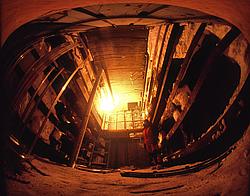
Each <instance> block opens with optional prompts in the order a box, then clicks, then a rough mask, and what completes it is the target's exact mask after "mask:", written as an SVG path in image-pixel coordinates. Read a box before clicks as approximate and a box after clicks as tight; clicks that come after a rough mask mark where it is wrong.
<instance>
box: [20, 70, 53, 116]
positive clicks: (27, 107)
mask: <svg viewBox="0 0 250 196" xmlns="http://www.w3.org/2000/svg"><path fill="white" fill-rule="evenodd" d="M54 70H55V67H52V68H51V69H50V71H49V72H48V74H47V75H46V76H45V78H44V79H43V80H42V81H41V83H40V84H39V86H38V87H37V89H36V92H35V93H34V95H33V96H32V97H31V99H30V100H29V103H28V104H27V106H26V108H25V110H24V112H23V113H22V115H21V119H25V116H26V114H27V112H28V110H29V108H30V106H31V104H32V102H33V100H34V99H35V97H36V95H37V94H38V92H39V91H40V89H41V87H42V86H43V84H44V82H45V81H46V80H47V79H48V77H49V76H50V74H51V73H52V71H54Z"/></svg>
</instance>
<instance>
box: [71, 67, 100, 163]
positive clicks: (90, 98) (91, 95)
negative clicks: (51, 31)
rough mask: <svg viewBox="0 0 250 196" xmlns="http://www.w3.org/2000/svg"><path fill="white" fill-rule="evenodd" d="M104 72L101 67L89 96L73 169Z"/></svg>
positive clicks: (76, 145) (75, 148)
mask: <svg viewBox="0 0 250 196" xmlns="http://www.w3.org/2000/svg"><path fill="white" fill-rule="evenodd" d="M102 72H103V68H102V67H100V68H99V69H98V73H97V78H96V81H95V83H94V86H93V88H92V91H91V94H90V96H89V100H88V105H87V108H86V112H85V115H84V117H83V120H82V124H81V129H80V133H79V135H78V138H77V140H76V142H75V145H74V149H73V153H72V155H71V159H70V163H69V164H70V166H71V167H74V166H75V162H76V160H77V158H78V155H79V152H80V149H81V146H82V141H83V138H84V135H85V133H86V129H87V126H88V121H89V117H90V112H91V110H92V106H93V103H94V98H95V95H96V90H97V87H98V85H99V82H100V79H101V75H102Z"/></svg>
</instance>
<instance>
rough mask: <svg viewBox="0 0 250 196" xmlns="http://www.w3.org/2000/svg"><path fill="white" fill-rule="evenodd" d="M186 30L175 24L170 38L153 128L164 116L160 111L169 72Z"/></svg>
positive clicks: (155, 107) (158, 90)
mask: <svg viewBox="0 0 250 196" xmlns="http://www.w3.org/2000/svg"><path fill="white" fill-rule="evenodd" d="M183 30H184V27H183V26H180V25H179V24H174V26H173V29H172V32H171V34H170V38H169V40H168V46H167V50H166V53H165V57H164V61H163V63H164V64H165V66H164V65H163V66H162V71H161V80H160V82H159V84H158V88H157V94H156V100H157V103H156V105H155V106H154V115H153V118H152V119H151V122H152V123H153V126H155V125H156V124H158V122H159V119H160V117H161V116H162V113H163V111H159V110H158V109H159V106H160V104H161V103H162V102H164V101H165V97H166V93H167V90H166V88H165V85H166V81H167V76H168V72H169V69H170V66H171V63H172V59H173V55H174V53H175V49H176V46H177V44H178V42H179V39H180V37H181V34H182V32H183Z"/></svg>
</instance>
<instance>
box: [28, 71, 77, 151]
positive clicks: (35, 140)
mask: <svg viewBox="0 0 250 196" xmlns="http://www.w3.org/2000/svg"><path fill="white" fill-rule="evenodd" d="M80 68H81V67H78V68H76V70H75V71H74V72H73V73H72V74H71V76H70V77H69V78H68V80H67V81H66V82H65V84H64V85H63V87H62V88H61V90H60V92H59V93H58V95H57V97H56V98H55V100H54V102H53V104H52V106H51V107H50V109H49V112H48V113H47V115H46V117H45V119H44V121H43V123H42V125H41V127H40V128H39V130H38V133H37V134H36V137H35V139H34V140H33V142H32V144H31V147H30V149H29V151H28V155H30V154H31V153H32V151H33V148H34V147H35V145H36V143H37V140H38V138H39V136H40V135H41V133H42V131H43V129H44V127H45V125H46V123H47V121H48V118H49V115H50V114H51V112H52V109H53V108H54V107H55V105H56V103H57V101H58V100H59V99H60V97H61V95H62V94H63V93H64V91H65V89H66V88H67V86H68V85H69V83H70V81H71V80H72V79H73V77H74V76H75V74H76V73H77V72H78V70H79V69H80Z"/></svg>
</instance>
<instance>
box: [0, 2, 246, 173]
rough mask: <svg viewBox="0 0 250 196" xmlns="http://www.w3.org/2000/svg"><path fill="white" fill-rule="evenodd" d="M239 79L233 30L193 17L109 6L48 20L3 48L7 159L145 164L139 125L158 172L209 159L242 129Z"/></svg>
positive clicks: (239, 46)
mask: <svg viewBox="0 0 250 196" xmlns="http://www.w3.org/2000/svg"><path fill="white" fill-rule="evenodd" d="M248 74H249V46H248V42H247V41H246V39H245V38H244V36H243V35H242V34H241V32H240V31H239V30H238V29H237V28H236V27H235V26H233V25H232V24H230V23H228V22H226V21H224V20H223V19H220V18H217V17H214V16H211V15H207V14H205V13H202V12H199V11H195V10H191V9H187V8H182V7H176V6H170V5H158V4H112V5H94V6H89V7H78V8H72V9H70V10H63V11H57V12H54V13H52V14H47V15H45V16H42V17H39V18H37V19H35V20H33V21H30V22H29V23H27V24H25V25H23V26H21V27H20V28H19V29H17V30H16V31H15V32H14V33H13V34H12V35H11V36H10V37H9V38H8V40H7V41H6V42H5V44H4V46H3V47H2V52H1V92H2V93H1V94H2V95H1V96H0V97H1V108H3V109H2V110H1V113H2V114H1V116H2V121H3V123H2V124H3V128H4V129H3V131H4V134H5V135H6V138H8V140H7V141H8V142H7V146H8V148H9V150H8V152H9V151H11V153H12V154H13V153H14V154H15V156H18V157H21V159H29V158H30V157H33V156H35V157H37V158H38V157H39V159H41V158H42V159H43V160H45V159H46V160H47V159H48V160H50V161H52V162H53V163H55V164H63V165H67V166H73V167H75V168H78V169H86V168H89V169H100V170H112V169H119V168H120V169H122V168H128V167H129V168H136V169H144V168H148V167H150V166H151V162H150V159H149V156H148V154H147V152H146V150H145V149H144V143H145V142H144V140H145V138H144V137H143V122H144V120H145V119H148V120H149V122H150V123H151V125H152V130H153V138H154V143H155V144H156V145H157V147H156V148H157V156H158V157H157V160H158V165H160V166H161V167H160V168H161V169H164V168H168V167H170V166H176V165H185V164H191V163H192V164H194V163H198V162H199V163H200V162H201V163H204V165H206V164H207V163H208V162H209V161H211V163H213V164H215V163H217V162H216V160H218V159H220V157H223V156H224V155H225V154H227V153H228V152H229V151H230V150H232V147H233V145H234V144H235V143H236V142H237V141H238V140H239V139H241V138H242V137H243V135H244V133H245V131H246V129H247V127H248V126H249V116H250V115H249V87H250V86H249V75H248ZM230 152H231V151H230ZM229 154H230V153H229ZM227 155H228V154H227ZM227 155H226V156H227ZM7 157H8V156H7ZM218 157H219V158H218ZM213 160H214V162H213ZM209 163H210V162H209ZM201 165H202V164H201ZM204 165H203V166H204ZM197 167H198V166H197ZM199 167H201V168H202V166H200V165H199ZM204 167H206V166H204ZM185 169H186V170H187V172H188V169H189V168H185ZM127 175H129V174H127ZM138 175H139V174H138Z"/></svg>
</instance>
